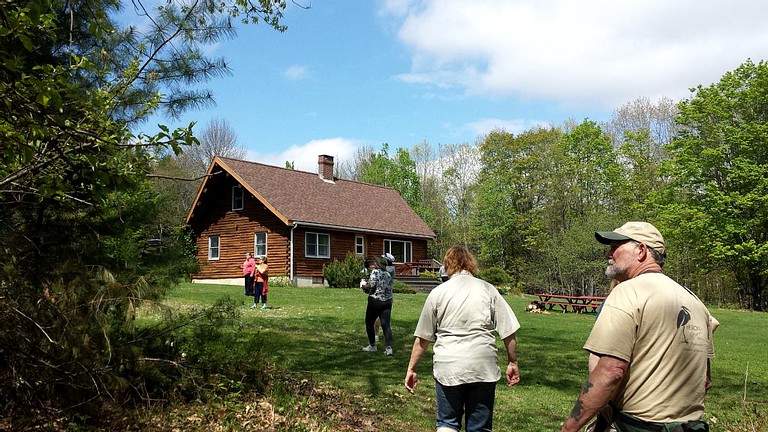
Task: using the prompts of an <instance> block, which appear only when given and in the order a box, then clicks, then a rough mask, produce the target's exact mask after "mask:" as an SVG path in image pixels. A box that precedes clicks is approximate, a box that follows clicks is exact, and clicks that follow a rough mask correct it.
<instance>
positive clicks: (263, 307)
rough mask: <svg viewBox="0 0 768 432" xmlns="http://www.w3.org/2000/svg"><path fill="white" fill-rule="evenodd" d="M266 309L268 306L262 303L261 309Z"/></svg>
mask: <svg viewBox="0 0 768 432" xmlns="http://www.w3.org/2000/svg"><path fill="white" fill-rule="evenodd" d="M267 309H269V308H268V307H267V305H266V304H264V305H262V306H261V310H267Z"/></svg>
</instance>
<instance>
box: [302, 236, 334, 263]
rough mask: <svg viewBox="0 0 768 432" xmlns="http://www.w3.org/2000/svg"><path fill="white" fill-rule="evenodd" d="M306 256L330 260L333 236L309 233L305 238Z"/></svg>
mask: <svg viewBox="0 0 768 432" xmlns="http://www.w3.org/2000/svg"><path fill="white" fill-rule="evenodd" d="M304 241H305V242H304V244H305V245H306V246H305V250H306V252H305V255H306V256H307V257H308V258H330V257H331V236H330V235H329V234H320V233H311V232H308V233H306V235H305V236H304Z"/></svg>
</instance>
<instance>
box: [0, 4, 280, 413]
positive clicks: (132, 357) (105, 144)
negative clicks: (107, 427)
mask: <svg viewBox="0 0 768 432" xmlns="http://www.w3.org/2000/svg"><path fill="white" fill-rule="evenodd" d="M134 6H135V7H136V9H137V10H140V11H143V12H142V13H147V12H146V10H145V9H144V6H143V5H142V4H141V3H140V2H136V3H134ZM283 8H284V4H283V3H281V2H272V1H266V0H262V1H260V2H258V3H255V4H254V3H250V2H241V1H240V0H235V1H234V2H231V3H227V2H222V3H212V2H200V3H193V4H191V5H185V6H181V5H178V4H170V3H169V4H164V5H161V6H160V7H159V9H158V10H157V11H156V12H155V16H153V17H150V18H151V20H150V22H151V25H150V26H149V27H148V30H147V32H146V33H143V34H142V33H139V32H138V31H137V30H136V29H134V28H121V27H119V26H118V25H117V22H118V20H117V19H116V18H117V15H116V14H118V13H120V6H119V4H118V3H117V2H111V1H105V0H95V1H90V2H86V1H74V2H58V1H56V2H45V1H40V0H31V1H28V2H5V3H2V4H1V5H0V94H2V96H3V103H2V104H1V105H0V110H2V115H0V136H1V137H2V138H0V263H2V264H1V265H0V298H2V299H3V301H2V302H0V322H2V331H0V359H1V360H0V399H2V400H3V401H4V402H3V404H2V407H0V410H2V411H0V412H2V416H3V417H4V418H12V417H16V416H19V415H21V416H22V417H23V416H27V417H28V418H29V419H31V420H33V421H34V420H35V419H36V418H37V417H45V416H46V415H50V413H54V415H58V414H56V413H58V412H60V411H59V410H63V411H64V412H65V413H67V412H70V410H76V411H79V412H81V413H83V414H85V416H86V417H90V418H99V417H100V416H98V415H97V414H99V412H100V411H99V406H100V405H101V404H103V403H105V402H107V401H110V400H111V401H113V402H116V403H118V404H120V403H122V402H130V401H131V400H135V401H139V400H140V397H141V396H142V395H143V396H146V395H150V393H149V392H148V387H147V381H146V379H145V373H146V371H147V369H146V365H147V363H146V362H144V361H142V360H143V358H144V356H143V352H144V351H143V350H144V348H146V347H147V346H148V344H149V342H148V341H149V340H153V341H155V340H157V337H158V336H160V335H162V334H163V333H164V331H167V330H168V329H167V328H166V329H155V330H153V331H146V332H139V331H137V329H136V328H135V326H134V312H135V309H136V307H137V305H139V304H140V303H141V302H143V301H146V300H148V299H152V298H156V297H157V296H158V295H161V294H162V292H163V289H164V288H165V287H167V286H168V284H169V282H171V281H175V280H177V278H178V277H179V276H180V275H183V274H184V273H185V272H187V271H188V270H189V267H188V265H191V263H192V261H190V260H189V258H188V256H187V255H185V254H184V251H185V250H184V248H185V247H188V246H189V244H188V243H185V238H184V236H183V235H182V233H181V232H177V233H175V234H176V235H171V236H168V237H167V241H164V242H163V243H161V244H156V243H153V242H148V240H150V239H154V238H158V231H162V228H161V226H162V225H161V226H160V227H159V226H158V223H157V222H158V220H160V219H161V215H162V213H163V212H162V207H161V206H160V205H159V199H161V197H160V196H159V195H158V194H157V192H156V191H155V190H154V189H153V188H152V187H151V185H150V180H149V179H148V177H147V175H148V174H149V173H150V172H151V171H152V169H153V164H154V161H153V158H154V155H157V154H162V152H163V151H164V149H168V148H170V149H173V151H174V152H178V151H180V149H181V147H182V146H184V145H190V144H193V143H195V142H196V140H195V138H194V137H193V136H192V133H191V126H190V127H189V128H183V129H180V130H176V131H171V130H169V129H168V128H165V127H163V126H160V130H159V132H158V133H156V134H155V135H152V136H147V135H138V136H135V135H133V134H132V133H131V132H130V127H131V126H132V125H135V124H137V123H138V122H141V121H143V120H145V119H146V118H147V116H148V115H150V114H151V113H153V112H155V111H157V110H164V111H165V112H166V113H168V114H170V115H177V114H178V113H180V112H181V111H183V110H185V109H188V108H191V107H194V106H198V105H199V104H201V103H207V102H209V101H210V100H211V98H210V94H209V93H208V92H204V91H203V92H200V91H197V90H194V87H193V86H192V85H191V84H194V83H196V82H199V81H204V80H206V79H208V78H210V77H213V76H217V75H218V74H221V73H225V72H226V65H225V64H224V63H223V62H220V61H214V60H209V59H207V58H205V57H204V56H203V55H202V54H201V51H200V49H199V44H200V43H208V42H213V41H216V40H219V39H221V38H225V37H230V36H231V35H233V32H232V27H231V25H229V16H231V15H236V16H241V17H242V18H243V19H249V20H253V19H258V20H259V21H261V20H264V21H266V22H268V23H269V24H270V25H273V26H275V27H276V28H278V29H282V28H281V27H280V25H279V22H278V21H279V18H280V17H281V16H282V15H281V11H282V9H283ZM238 14H239V15H238ZM164 91H167V93H164ZM160 235H162V234H160ZM185 256H186V258H185ZM161 393H162V390H161V391H160V393H157V394H154V393H153V394H151V395H150V397H155V396H159V395H160V394H161ZM65 415H66V414H65Z"/></svg>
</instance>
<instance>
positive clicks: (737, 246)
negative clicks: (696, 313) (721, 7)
mask: <svg viewBox="0 0 768 432" xmlns="http://www.w3.org/2000/svg"><path fill="white" fill-rule="evenodd" d="M679 109H680V115H679V116H678V118H677V122H678V123H679V125H680V126H681V127H682V128H683V129H682V130H681V132H680V135H679V137H678V138H677V139H675V140H673V141H672V143H671V145H670V146H669V152H670V154H671V157H672V161H671V164H670V166H669V170H668V174H669V175H670V176H671V177H672V185H671V187H670V188H669V190H668V191H667V193H666V195H665V200H664V202H665V204H666V205H667V207H666V209H665V216H666V219H667V227H666V229H667V230H669V232H671V233H672V235H673V237H675V238H677V239H678V241H680V242H681V243H682V244H684V245H686V247H688V248H690V250H693V251H696V252H697V253H698V255H699V256H700V257H701V258H700V262H699V264H700V266H701V269H702V271H705V272H709V271H713V270H716V269H717V268H719V267H723V268H727V269H729V270H730V271H731V272H733V274H734V275H735V277H736V280H737V282H738V292H739V296H740V300H741V301H742V302H743V304H744V305H745V306H747V307H750V308H753V309H755V310H763V309H764V308H765V306H766V303H765V301H766V300H765V294H764V290H765V286H766V283H767V282H768V146H766V142H768V63H766V62H764V61H761V62H759V63H757V64H755V63H753V62H752V61H751V60H748V61H747V62H745V63H744V64H742V65H741V66H739V67H738V68H737V69H736V70H734V71H732V72H728V73H726V74H725V75H724V76H723V77H722V79H721V80H720V81H719V82H718V83H716V84H712V85H710V86H708V87H704V86H701V85H699V86H698V87H696V89H695V90H694V94H693V96H692V97H691V99H689V100H686V101H683V102H681V103H680V105H679Z"/></svg>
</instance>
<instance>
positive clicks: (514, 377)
mask: <svg viewBox="0 0 768 432" xmlns="http://www.w3.org/2000/svg"><path fill="white" fill-rule="evenodd" d="M519 382H520V371H519V370H518V367H517V362H509V363H507V385H508V386H509V387H512V386H513V385H516V384H517V383H519Z"/></svg>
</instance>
